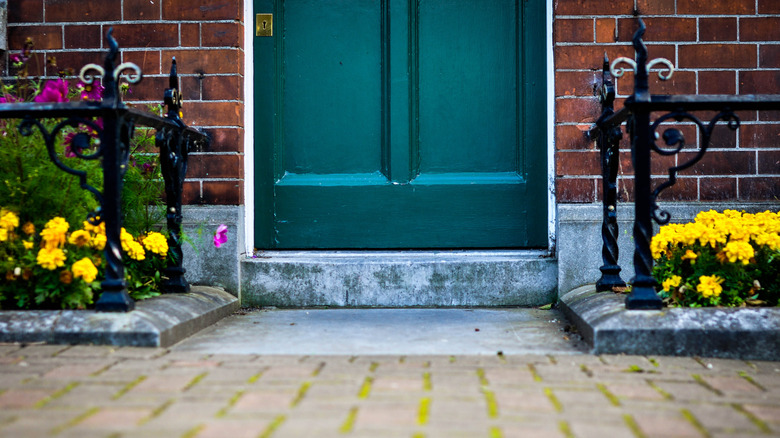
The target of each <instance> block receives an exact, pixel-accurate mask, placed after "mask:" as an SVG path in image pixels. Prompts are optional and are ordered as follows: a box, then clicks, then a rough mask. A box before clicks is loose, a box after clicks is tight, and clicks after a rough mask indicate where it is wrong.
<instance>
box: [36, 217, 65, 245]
mask: <svg viewBox="0 0 780 438" xmlns="http://www.w3.org/2000/svg"><path fill="white" fill-rule="evenodd" d="M68 228H70V225H68V222H67V221H65V219H63V218H61V217H55V218H54V219H52V220H50V221H49V222H46V226H45V227H44V228H43V231H41V238H42V239H43V242H44V245H45V246H46V247H47V248H59V247H62V245H64V244H65V234H66V233H67V232H68Z"/></svg>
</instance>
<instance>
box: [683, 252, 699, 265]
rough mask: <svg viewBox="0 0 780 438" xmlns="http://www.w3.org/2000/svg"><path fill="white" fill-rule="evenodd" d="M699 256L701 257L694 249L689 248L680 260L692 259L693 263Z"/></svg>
mask: <svg viewBox="0 0 780 438" xmlns="http://www.w3.org/2000/svg"><path fill="white" fill-rule="evenodd" d="M698 257H699V256H698V254H696V253H695V252H693V251H691V250H690V249H689V250H687V251H685V254H683V256H682V257H680V260H690V261H691V264H694V263H696V259H697V258H698Z"/></svg>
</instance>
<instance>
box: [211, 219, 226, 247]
mask: <svg viewBox="0 0 780 438" xmlns="http://www.w3.org/2000/svg"><path fill="white" fill-rule="evenodd" d="M227 230H228V228H227V225H225V224H221V225H220V226H218V227H217V232H216V233H214V246H215V247H217V248H219V247H220V246H222V244H223V243H225V242H227Z"/></svg>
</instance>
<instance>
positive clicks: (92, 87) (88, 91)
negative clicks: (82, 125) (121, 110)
mask: <svg viewBox="0 0 780 438" xmlns="http://www.w3.org/2000/svg"><path fill="white" fill-rule="evenodd" d="M76 88H77V89H79V90H81V100H94V101H99V100H102V99H103V90H105V87H103V84H101V83H100V81H99V80H96V81H94V82H93V83H91V84H85V83H84V82H79V83H78V85H76Z"/></svg>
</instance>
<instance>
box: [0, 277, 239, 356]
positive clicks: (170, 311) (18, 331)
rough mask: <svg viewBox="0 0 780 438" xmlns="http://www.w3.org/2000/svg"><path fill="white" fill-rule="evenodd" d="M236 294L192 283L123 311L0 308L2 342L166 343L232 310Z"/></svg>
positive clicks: (237, 304) (119, 344) (133, 344)
mask: <svg viewBox="0 0 780 438" xmlns="http://www.w3.org/2000/svg"><path fill="white" fill-rule="evenodd" d="M239 307H240V304H239V301H238V298H236V297H235V296H233V295H231V294H229V293H227V292H225V291H224V290H222V289H218V288H214V287H208V286H193V287H192V289H191V291H190V292H188V293H181V294H163V295H160V296H158V297H154V298H150V299H147V300H142V301H138V302H136V307H135V310H133V311H132V312H127V313H98V312H95V311H94V310H4V311H0V342H5V343H47V344H74V345H75V344H92V345H113V346H120V347H125V346H132V347H168V346H171V345H173V344H175V343H177V342H179V341H181V340H182V339H184V338H186V337H189V336H191V335H193V334H195V333H197V332H198V331H200V330H202V329H204V328H206V327H208V326H210V325H212V324H214V323H216V322H217V321H219V320H220V319H222V318H224V317H226V316H228V315H230V314H232V313H234V312H235V311H237V310H238V309H239Z"/></svg>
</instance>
